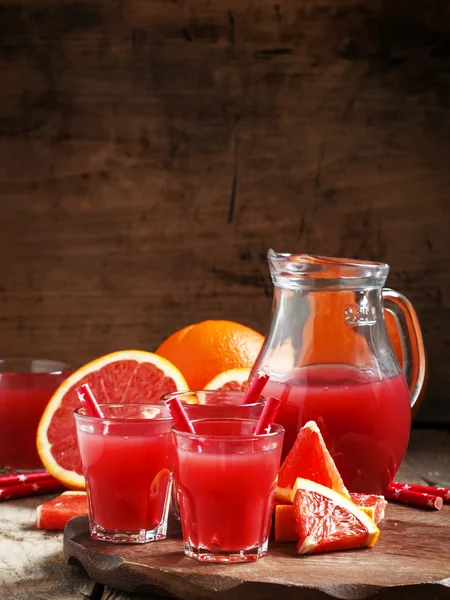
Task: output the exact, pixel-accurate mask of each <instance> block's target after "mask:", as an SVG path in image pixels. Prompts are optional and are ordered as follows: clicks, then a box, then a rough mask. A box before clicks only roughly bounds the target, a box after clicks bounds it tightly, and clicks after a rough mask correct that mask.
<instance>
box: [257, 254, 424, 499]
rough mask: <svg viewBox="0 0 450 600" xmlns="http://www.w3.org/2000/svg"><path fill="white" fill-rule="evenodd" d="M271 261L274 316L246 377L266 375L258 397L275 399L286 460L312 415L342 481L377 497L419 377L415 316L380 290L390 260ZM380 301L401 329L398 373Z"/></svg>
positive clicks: (402, 443)
mask: <svg viewBox="0 0 450 600" xmlns="http://www.w3.org/2000/svg"><path fill="white" fill-rule="evenodd" d="M268 259H269V266H270V272H271V276H272V280H273V283H274V286H275V291H274V300H273V308H272V321H271V324H270V329H269V332H268V334H267V336H266V339H265V342H264V344H263V347H262V349H261V352H260V354H259V356H258V358H257V360H256V363H255V365H254V367H253V370H252V374H251V377H252V376H254V375H255V374H256V372H257V371H263V372H266V373H268V374H269V375H270V379H269V381H268V383H267V385H266V387H265V389H264V395H265V396H269V395H273V396H277V397H279V398H281V407H280V410H279V413H278V416H277V419H276V420H277V422H278V423H280V424H281V425H283V426H284V427H285V430H286V433H285V441H284V447H283V457H284V456H286V454H287V453H288V451H289V450H290V448H291V447H292V445H293V443H294V441H295V439H296V436H297V432H298V430H299V429H300V428H301V427H302V426H303V425H304V424H305V423H306V422H307V421H310V420H313V421H316V423H317V424H318V426H319V428H320V430H321V432H322V434H323V437H324V439H325V442H326V444H327V446H328V449H329V450H330V453H331V455H332V456H333V458H334V461H335V462H336V465H337V468H338V469H339V472H340V473H341V475H342V478H343V480H344V483H345V485H346V486H347V488H348V489H349V490H350V491H355V492H364V493H376V494H381V493H383V491H384V490H385V489H386V487H387V486H388V485H389V483H390V482H391V481H392V479H393V477H394V475H395V473H396V471H397V469H398V467H399V466H400V463H401V461H402V460H403V457H404V455H405V452H406V447H407V444H408V439H409V433H410V427H411V407H412V405H414V403H415V402H416V400H417V398H418V396H419V394H420V391H421V389H422V386H423V383H424V378H425V353H424V348H423V341H422V335H421V331H420V327H419V324H418V319H417V316H416V313H415V311H414V309H413V307H412V305H411V303H410V302H409V301H408V300H407V299H406V298H405V297H404V296H402V295H401V294H399V293H398V292H395V291H393V290H389V289H383V285H384V283H385V281H386V277H387V275H388V272H389V266H388V265H387V264H382V263H372V262H366V261H359V260H346V259H339V258H325V257H319V256H312V255H308V254H298V255H295V254H278V253H276V252H274V251H273V250H270V251H269V254H268ZM384 308H386V310H389V311H391V312H392V314H393V315H394V317H395V319H396V321H397V324H398V327H399V331H400V332H401V335H400V339H401V343H402V354H403V371H402V369H401V368H400V366H399V363H398V361H397V358H396V356H395V354H394V351H393V348H392V345H391V342H390V339H389V336H388V332H387V329H386V324H385V319H384V312H383V309H384ZM407 381H408V383H407Z"/></svg>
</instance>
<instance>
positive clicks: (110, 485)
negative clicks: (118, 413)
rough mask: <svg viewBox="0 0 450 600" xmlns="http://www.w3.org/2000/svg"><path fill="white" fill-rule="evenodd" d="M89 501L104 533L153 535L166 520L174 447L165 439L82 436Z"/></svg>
mask: <svg viewBox="0 0 450 600" xmlns="http://www.w3.org/2000/svg"><path fill="white" fill-rule="evenodd" d="M78 443H79V447H80V453H81V456H82V460H83V470H84V476H85V478H86V482H87V488H88V497H89V503H90V507H91V512H92V513H93V516H94V519H95V522H96V524H97V525H99V526H100V527H102V528H103V529H106V530H110V531H113V530H117V531H138V530H142V529H146V530H152V529H154V528H155V527H157V526H158V525H159V523H160V522H161V521H162V518H163V512H164V503H165V497H166V492H167V487H168V484H169V481H170V472H171V471H172V467H173V456H174V448H173V445H172V439H171V436H170V431H168V432H167V433H163V434H161V435H155V436H152V435H133V436H131V435H129V436H127V435H126V431H124V434H123V435H101V434H99V433H87V432H85V431H78Z"/></svg>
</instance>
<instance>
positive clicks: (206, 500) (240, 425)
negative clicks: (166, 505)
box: [172, 419, 284, 563]
mask: <svg viewBox="0 0 450 600" xmlns="http://www.w3.org/2000/svg"><path fill="white" fill-rule="evenodd" d="M256 424H257V421H256V420H250V419H200V420H197V421H193V425H194V428H195V431H196V433H195V434H192V433H185V432H183V431H180V430H178V429H176V427H174V428H173V429H172V436H173V441H174V445H175V448H176V455H175V469H174V476H175V481H176V483H177V495H178V502H179V505H180V512H181V525H182V529H183V540H184V551H185V554H186V555H187V556H189V557H191V558H195V559H197V560H199V561H204V562H217V563H237V562H251V561H255V560H258V558H260V557H262V556H264V555H265V554H267V546H268V538H269V532H270V525H271V515H272V505H273V497H274V494H275V488H276V483H277V476H278V468H279V464H280V456H281V448H282V443H283V435H284V429H283V428H282V427H281V426H280V425H272V429H271V432H270V433H268V434H263V435H255V434H254V431H255V428H256Z"/></svg>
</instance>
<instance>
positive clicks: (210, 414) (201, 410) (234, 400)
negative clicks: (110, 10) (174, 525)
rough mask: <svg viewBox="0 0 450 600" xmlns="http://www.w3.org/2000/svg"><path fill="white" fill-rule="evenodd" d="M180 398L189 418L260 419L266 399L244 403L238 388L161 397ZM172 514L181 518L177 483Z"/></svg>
mask: <svg viewBox="0 0 450 600" xmlns="http://www.w3.org/2000/svg"><path fill="white" fill-rule="evenodd" d="M171 398H178V400H179V401H180V402H181V403H182V404H183V407H184V409H185V411H186V414H187V416H188V418H189V419H190V420H191V421H194V420H196V419H259V417H260V415H261V413H262V410H263V408H264V403H265V399H264V397H263V396H260V397H259V399H258V402H254V403H252V404H242V400H243V398H244V392H240V391H237V390H188V391H182V392H170V393H169V394H165V395H164V396H162V398H161V402H162V403H163V404H164V402H165V401H166V400H170V399H171ZM172 514H173V516H174V517H175V519H177V521H179V520H180V508H179V506H178V499H177V484H176V481H174V482H173V488H172Z"/></svg>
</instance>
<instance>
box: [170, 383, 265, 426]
mask: <svg viewBox="0 0 450 600" xmlns="http://www.w3.org/2000/svg"><path fill="white" fill-rule="evenodd" d="M171 398H178V400H179V401H180V402H181V403H182V404H183V406H184V409H185V411H186V413H187V415H188V417H189V419H190V420H191V421H192V420H194V419H259V416H260V415H261V413H262V410H263V408H264V397H263V396H260V397H259V399H258V402H254V403H252V404H242V400H243V398H244V392H240V391H236V390H188V391H183V392H170V393H169V394H164V396H162V397H161V402H162V404H164V403H165V402H166V400H170V399H171Z"/></svg>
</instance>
